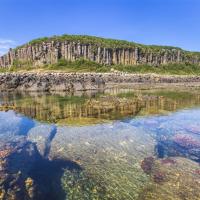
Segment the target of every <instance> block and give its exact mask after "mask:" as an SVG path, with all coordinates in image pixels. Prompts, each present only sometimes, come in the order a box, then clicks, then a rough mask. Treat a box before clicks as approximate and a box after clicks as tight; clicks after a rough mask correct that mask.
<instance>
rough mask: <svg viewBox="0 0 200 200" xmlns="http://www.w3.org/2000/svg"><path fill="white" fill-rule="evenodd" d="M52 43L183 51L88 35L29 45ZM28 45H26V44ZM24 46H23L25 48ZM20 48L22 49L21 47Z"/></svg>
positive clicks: (52, 39)
mask: <svg viewBox="0 0 200 200" xmlns="http://www.w3.org/2000/svg"><path fill="white" fill-rule="evenodd" d="M52 41H55V42H56V41H58V42H64V41H66V42H77V43H81V44H93V45H96V46H100V47H105V48H135V47H138V48H143V49H153V50H161V49H168V50H173V49H176V50H182V49H181V48H178V47H173V46H159V45H143V44H138V43H135V42H130V41H126V40H117V39H110V38H102V37H96V36H88V35H67V34H64V35H61V36H57V35H55V36H52V37H43V38H37V39H34V40H32V41H30V42H29V43H27V45H36V44H41V43H43V42H52ZM25 45H26V44H25ZM25 45H23V46H25ZM19 48H20V47H19Z"/></svg>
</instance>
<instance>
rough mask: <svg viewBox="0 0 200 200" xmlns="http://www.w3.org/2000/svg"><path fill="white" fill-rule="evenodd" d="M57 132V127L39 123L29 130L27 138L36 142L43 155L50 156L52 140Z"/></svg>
mask: <svg viewBox="0 0 200 200" xmlns="http://www.w3.org/2000/svg"><path fill="white" fill-rule="evenodd" d="M55 134H56V127H55V126H53V125H38V126H36V127H34V128H32V129H31V130H30V131H29V132H28V137H27V139H28V140H29V141H31V142H33V143H35V144H36V146H37V149H38V151H39V153H40V155H41V156H43V157H46V156H48V153H49V149H50V145H51V140H52V139H53V137H54V136H55Z"/></svg>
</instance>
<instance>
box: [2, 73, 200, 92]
mask: <svg viewBox="0 0 200 200" xmlns="http://www.w3.org/2000/svg"><path fill="white" fill-rule="evenodd" d="M162 83H166V84H169V83H170V84H183V85H188V83H190V84H191V85H192V86H194V85H195V84H197V85H198V84H199V83H200V77H199V76H195V75H194V76H175V75H155V74H143V75H139V74H126V73H61V72H60V73H59V72H57V73H55V72H52V73H51V72H40V73H37V72H22V73H1V74H0V91H7V90H11V91H13V90H20V91H65V92H74V91H86V90H102V89H105V88H106V87H110V86H113V85H119V84H133V85H134V84H162Z"/></svg>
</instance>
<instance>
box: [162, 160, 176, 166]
mask: <svg viewBox="0 0 200 200" xmlns="http://www.w3.org/2000/svg"><path fill="white" fill-rule="evenodd" d="M161 163H162V164H171V165H174V164H176V161H175V160H173V159H171V158H165V159H162V160H161Z"/></svg>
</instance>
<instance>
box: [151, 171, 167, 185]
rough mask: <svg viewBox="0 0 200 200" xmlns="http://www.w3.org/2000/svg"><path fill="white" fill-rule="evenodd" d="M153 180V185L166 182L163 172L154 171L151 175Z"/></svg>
mask: <svg viewBox="0 0 200 200" xmlns="http://www.w3.org/2000/svg"><path fill="white" fill-rule="evenodd" d="M153 180H154V182H155V183H162V182H164V181H165V180H166V175H165V173H164V172H161V171H155V172H154V174H153Z"/></svg>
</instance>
